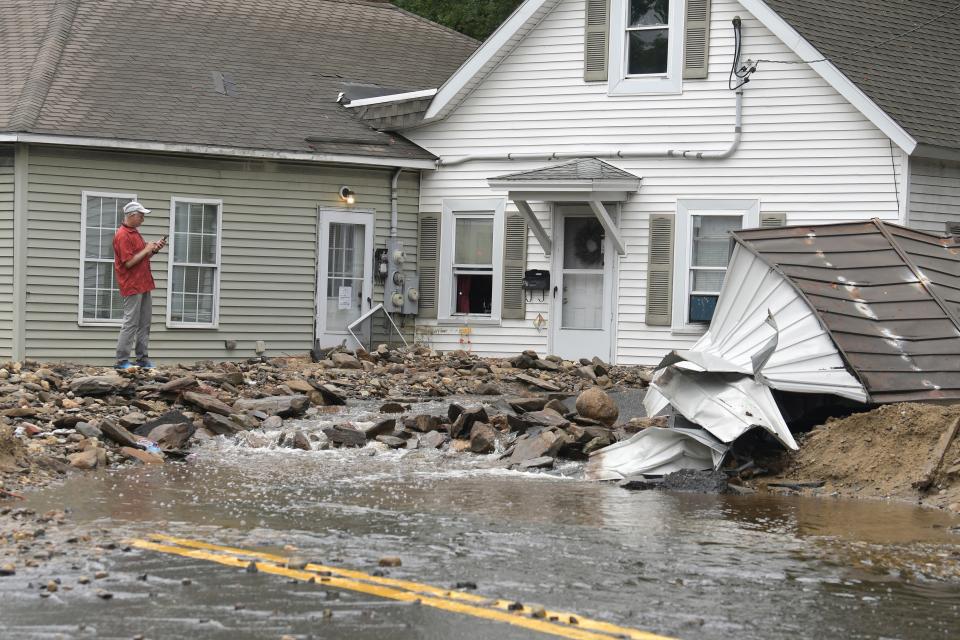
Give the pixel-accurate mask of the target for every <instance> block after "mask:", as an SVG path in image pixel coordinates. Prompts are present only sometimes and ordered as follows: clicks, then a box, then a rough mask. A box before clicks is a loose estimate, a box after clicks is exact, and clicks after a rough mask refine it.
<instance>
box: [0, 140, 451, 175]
mask: <svg viewBox="0 0 960 640" xmlns="http://www.w3.org/2000/svg"><path fill="white" fill-rule="evenodd" d="M0 142H26V143H32V144H49V145H61V146H68V147H93V148H97V149H121V150H125V151H152V152H165V153H184V154H191V155H211V156H224V157H229V158H258V159H262V160H290V161H300V162H325V163H330V164H353V165H361V166H371V167H392V168H395V167H402V168H404V169H434V168H435V167H436V163H435V161H434V160H429V159H416V158H387V157H382V156H359V155H350V154H335V153H309V152H305V151H281V150H273V149H244V148H242V147H221V146H216V145H206V144H187V143H179V142H147V141H142V140H122V139H117V138H87V137H80V136H64V135H53V134H42V133H0Z"/></svg>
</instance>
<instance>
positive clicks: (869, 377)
mask: <svg viewBox="0 0 960 640" xmlns="http://www.w3.org/2000/svg"><path fill="white" fill-rule="evenodd" d="M859 373H860V379H861V380H862V381H863V382H864V383H866V385H867V388H868V389H870V393H871V395H875V394H877V393H894V392H904V391H926V392H930V391H948V390H950V391H953V392H954V393H960V374H958V373H957V372H955V371H952V372H948V373H945V372H942V371H909V372H897V373H877V372H872V371H860V372H859Z"/></svg>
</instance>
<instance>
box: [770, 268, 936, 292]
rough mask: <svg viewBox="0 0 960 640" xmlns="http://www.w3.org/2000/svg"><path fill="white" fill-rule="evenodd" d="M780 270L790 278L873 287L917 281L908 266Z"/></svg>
mask: <svg viewBox="0 0 960 640" xmlns="http://www.w3.org/2000/svg"><path fill="white" fill-rule="evenodd" d="M780 270H781V271H783V273H784V274H786V275H787V276H789V277H791V278H803V279H804V280H816V281H819V282H836V283H837V284H839V285H842V286H853V287H875V286H878V285H894V284H901V283H908V284H909V283H911V282H917V281H918V279H917V277H916V276H915V275H914V274H913V272H912V271H911V270H910V268H909V267H906V266H903V265H901V266H897V267H876V268H871V269H849V270H846V271H839V270H835V269H830V268H827V267H796V266H792V265H780Z"/></svg>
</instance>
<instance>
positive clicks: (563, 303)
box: [550, 206, 614, 362]
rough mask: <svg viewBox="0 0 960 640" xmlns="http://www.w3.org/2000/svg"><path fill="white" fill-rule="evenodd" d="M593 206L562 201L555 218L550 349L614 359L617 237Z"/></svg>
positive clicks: (572, 356) (569, 356) (567, 355)
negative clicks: (612, 238) (610, 235)
mask: <svg viewBox="0 0 960 640" xmlns="http://www.w3.org/2000/svg"><path fill="white" fill-rule="evenodd" d="M605 235H606V234H605V233H604V231H603V227H602V226H601V225H600V222H599V221H597V218H596V216H595V215H594V214H593V212H592V211H591V210H590V209H589V208H585V207H572V206H571V207H558V208H557V212H556V214H555V218H554V239H553V247H554V256H553V268H552V272H553V274H554V275H553V285H554V286H553V287H552V292H551V294H552V312H551V318H550V326H551V327H552V333H551V337H552V340H553V344H552V348H551V352H552V353H555V354H556V355H558V356H560V357H562V358H566V359H568V360H574V361H575V360H577V359H579V358H593V357H594V356H598V357H599V358H600V359H602V360H604V361H606V362H609V361H610V354H611V346H612V345H611V325H612V312H611V311H612V306H611V305H612V293H611V292H612V285H613V283H612V280H613V277H612V276H613V273H612V265H613V260H612V259H611V258H610V256H612V255H614V254H613V251H612V243H611V242H610V240H609V239H608V238H606V237H605Z"/></svg>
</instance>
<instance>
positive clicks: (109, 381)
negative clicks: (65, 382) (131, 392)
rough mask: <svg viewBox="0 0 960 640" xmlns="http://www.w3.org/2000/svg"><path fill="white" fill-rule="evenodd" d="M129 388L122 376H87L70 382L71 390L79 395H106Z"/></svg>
mask: <svg viewBox="0 0 960 640" xmlns="http://www.w3.org/2000/svg"><path fill="white" fill-rule="evenodd" d="M126 388H127V381H126V380H124V379H123V378H121V377H120V376H113V375H111V376H87V377H84V378H77V379H76V380H74V381H72V382H71V383H70V391H72V392H73V394H74V395H77V396H106V395H110V394H113V393H117V392H118V391H121V390H124V389H126Z"/></svg>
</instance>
